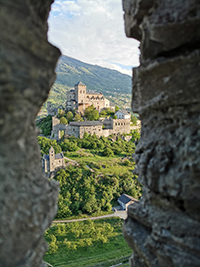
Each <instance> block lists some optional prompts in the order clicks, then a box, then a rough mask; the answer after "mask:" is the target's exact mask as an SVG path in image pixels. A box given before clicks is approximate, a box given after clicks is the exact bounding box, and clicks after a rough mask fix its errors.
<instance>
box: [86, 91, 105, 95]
mask: <svg viewBox="0 0 200 267" xmlns="http://www.w3.org/2000/svg"><path fill="white" fill-rule="evenodd" d="M87 95H102V93H98V92H96V91H93V90H87Z"/></svg>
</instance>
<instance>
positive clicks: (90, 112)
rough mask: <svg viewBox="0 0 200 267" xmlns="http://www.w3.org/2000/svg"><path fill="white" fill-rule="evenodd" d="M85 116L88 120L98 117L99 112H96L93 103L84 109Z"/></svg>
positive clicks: (94, 119)
mask: <svg viewBox="0 0 200 267" xmlns="http://www.w3.org/2000/svg"><path fill="white" fill-rule="evenodd" d="M85 117H86V118H87V119H88V120H89V121H96V120H98V118H99V112H98V110H96V109H95V107H94V106H93V105H91V106H89V107H88V108H86V109H85Z"/></svg>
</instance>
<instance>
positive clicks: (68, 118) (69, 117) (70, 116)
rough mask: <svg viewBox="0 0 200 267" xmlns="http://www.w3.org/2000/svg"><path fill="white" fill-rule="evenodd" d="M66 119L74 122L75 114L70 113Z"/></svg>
mask: <svg viewBox="0 0 200 267" xmlns="http://www.w3.org/2000/svg"><path fill="white" fill-rule="evenodd" d="M66 117H67V120H68V121H72V119H73V117H74V115H73V113H72V112H71V111H68V112H67V115H66Z"/></svg>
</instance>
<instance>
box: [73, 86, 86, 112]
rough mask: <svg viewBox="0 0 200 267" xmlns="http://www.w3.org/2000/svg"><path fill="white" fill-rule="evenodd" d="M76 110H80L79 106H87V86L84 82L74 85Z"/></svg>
mask: <svg viewBox="0 0 200 267" xmlns="http://www.w3.org/2000/svg"><path fill="white" fill-rule="evenodd" d="M74 89H75V90H74V91H75V100H76V108H77V109H79V105H84V104H85V100H86V99H85V98H86V85H85V84H83V83H82V82H78V83H77V84H75V85H74Z"/></svg>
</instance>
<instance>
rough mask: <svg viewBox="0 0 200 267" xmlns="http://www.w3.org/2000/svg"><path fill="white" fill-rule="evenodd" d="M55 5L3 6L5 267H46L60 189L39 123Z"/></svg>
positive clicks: (50, 66)
mask: <svg viewBox="0 0 200 267" xmlns="http://www.w3.org/2000/svg"><path fill="white" fill-rule="evenodd" d="M52 2H53V1H51V0H46V1H16V0H9V1H1V8H0V13H1V16H0V33H1V38H0V43H1V49H0V62H1V71H0V81H1V85H0V118H1V119H0V121H1V123H0V127H1V130H0V203H1V204H0V214H1V216H0V225H1V227H0V266H2V267H9V266H13V267H14V266H20V267H22V266H23V267H25V266H27V267H42V266H43V257H44V254H45V253H46V251H47V249H48V247H47V244H46V243H45V240H44V232H45V230H46V229H47V228H48V227H49V226H50V225H51V223H52V220H53V218H54V217H55V214H56V212H57V205H56V203H57V196H58V191H59V185H58V183H57V182H56V181H53V180H51V181H49V180H48V179H46V177H45V174H44V173H43V170H42V165H41V155H40V149H39V146H38V142H37V134H38V132H37V129H36V128H35V126H34V125H35V118H36V115H37V113H38V111H39V110H40V108H41V106H42V104H43V102H44V101H45V100H46V99H47V97H48V93H49V90H50V88H51V87H52V85H53V82H54V80H55V77H56V76H55V72H54V69H55V67H56V64H57V60H58V57H59V56H60V52H59V50H58V49H57V48H56V47H55V46H52V45H51V44H50V43H48V41H47V29H48V25H47V18H48V13H49V10H50V6H51V3H52Z"/></svg>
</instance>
